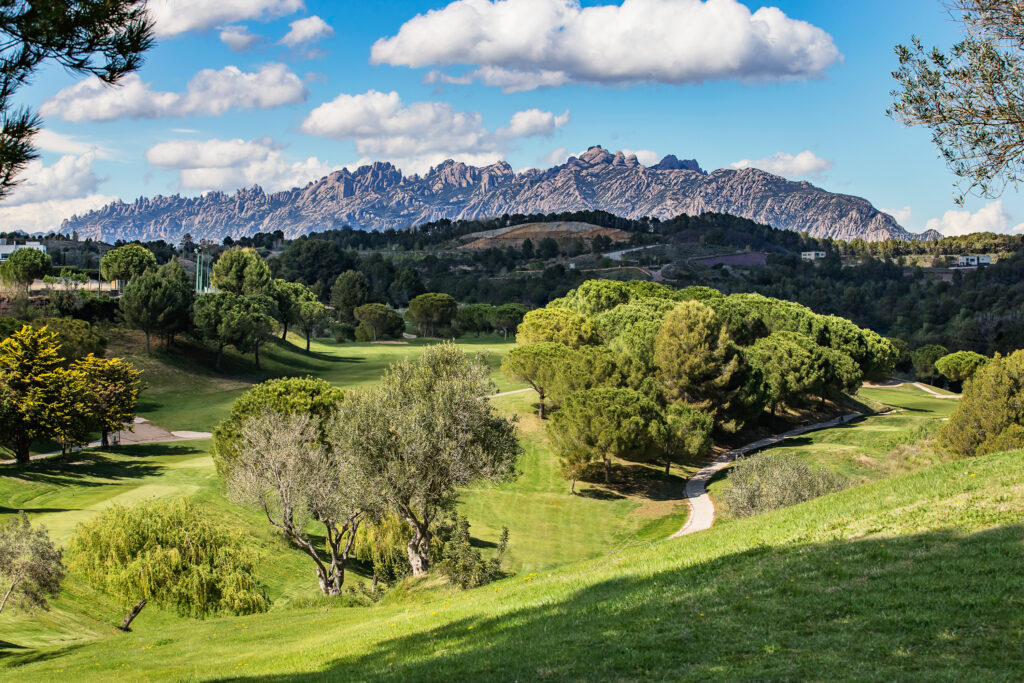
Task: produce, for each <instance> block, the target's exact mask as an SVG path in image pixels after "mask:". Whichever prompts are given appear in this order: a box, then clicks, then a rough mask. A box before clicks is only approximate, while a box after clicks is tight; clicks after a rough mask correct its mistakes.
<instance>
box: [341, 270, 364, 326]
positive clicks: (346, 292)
mask: <svg viewBox="0 0 1024 683" xmlns="http://www.w3.org/2000/svg"><path fill="white" fill-rule="evenodd" d="M369 296H370V281H369V280H367V279H366V276H365V275H363V273H361V272H359V271H358V270H346V271H345V272H344V273H342V274H341V275H339V276H338V278H337V279H336V280H335V281H334V284H333V285H331V305H332V306H334V311H335V314H336V315H337V316H338V320H340V321H342V322H352V321H353V320H355V318H354V317H353V315H352V312H353V311H355V309H357V308H359V307H360V306H362V305H363V304H365V303H366V300H367V298H368V297H369Z"/></svg>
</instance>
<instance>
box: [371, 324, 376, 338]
mask: <svg viewBox="0 0 1024 683" xmlns="http://www.w3.org/2000/svg"><path fill="white" fill-rule="evenodd" d="M370 329H371V330H373V341H377V326H376V325H370Z"/></svg>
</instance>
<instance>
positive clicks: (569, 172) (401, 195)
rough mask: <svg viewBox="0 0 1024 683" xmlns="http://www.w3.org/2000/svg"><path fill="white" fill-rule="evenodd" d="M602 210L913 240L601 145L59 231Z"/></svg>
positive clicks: (286, 227) (365, 170) (742, 178)
mask: <svg viewBox="0 0 1024 683" xmlns="http://www.w3.org/2000/svg"><path fill="white" fill-rule="evenodd" d="M582 210H603V211H609V212H612V213H615V214H618V215H621V216H625V217H629V218H639V217H641V216H651V217H657V218H660V219H666V218H671V217H674V216H677V215H679V214H681V213H687V214H691V215H698V214H701V213H704V212H707V211H714V212H721V213H731V214H734V215H736V216H742V217H745V218H750V219H753V220H756V221H759V222H762V223H767V224H769V225H772V226H774V227H777V228H783V229H787V230H797V231H801V232H807V233H810V234H811V235H812V236H815V237H832V238H838V239H853V238H857V237H860V238H863V239H867V240H880V239H887V238H903V239H914V238H917V237H919V236H916V235H913V234H912V233H908V232H907V231H906V230H904V229H903V228H902V227H900V226H899V225H898V224H897V223H896V221H895V219H894V218H893V217H892V216H890V215H888V214H885V213H882V212H880V211H878V210H877V209H875V208H874V207H873V206H872V205H871V204H870V203H869V202H868V201H867V200H864V199H861V198H860V197H854V196H851V195H844V194H835V193H831V192H827V191H825V190H823V189H821V188H818V187H815V186H814V185H811V184H810V183H808V182H805V181H804V182H794V181H790V180H786V179H785V178H780V177H779V176H775V175H772V174H770V173H766V172H764V171H760V170H757V169H741V170H732V169H719V170H717V171H714V172H712V173H710V174H708V173H705V172H704V171H702V170H701V169H700V167H699V166H698V165H697V163H696V162H695V161H680V160H678V159H676V158H675V157H674V156H671V155H669V156H667V157H665V159H663V160H662V161H661V162H660V163H658V164H655V165H654V166H649V167H648V166H644V165H643V164H641V163H640V162H639V161H637V159H636V157H635V156H634V155H630V156H625V155H624V154H623V153H622V152H618V153H616V154H614V155H613V154H611V153H610V152H608V151H607V150H605V149H603V148H601V147H591V148H590V149H589V150H587V151H586V152H585V153H583V154H581V155H580V156H579V157H578V158H577V157H570V158H569V160H568V161H567V162H566V163H564V164H561V165H559V166H555V167H553V168H549V169H547V170H538V169H529V170H527V171H523V172H522V173H515V172H514V171H513V170H512V167H511V166H509V165H508V164H507V163H506V162H504V161H502V162H498V163H495V164H492V165H490V166H486V167H482V168H478V167H474V166H467V165H466V164H463V163H461V162H456V161H451V160H448V161H445V162H444V163H442V164H440V165H439V166H437V167H435V168H433V169H431V170H430V172H429V173H427V174H426V175H424V176H422V177H421V176H418V175H413V176H405V175H403V174H402V172H401V171H399V170H398V169H397V168H395V167H394V166H393V165H391V164H389V163H380V162H377V163H374V164H372V165H370V166H363V167H361V168H359V169H357V170H356V171H355V172H354V173H350V172H349V171H348V170H342V171H335V172H334V173H331V174H330V175H328V176H326V177H324V178H321V179H320V180H317V181H314V182H311V183H309V184H308V185H306V186H305V187H303V188H295V189H292V190H287V191H284V192H276V193H274V194H269V195H268V194H266V193H264V192H263V190H262V189H261V188H260V187H259V186H254V187H251V188H244V189H241V190H239V191H237V192H236V193H235V194H233V195H228V194H225V193H223V192H210V193H207V194H204V195H202V196H200V197H181V196H179V195H174V196H170V197H164V196H158V197H154V198H140V199H137V200H136V201H135V202H133V203H131V204H127V203H124V202H121V201H118V202H114V203H112V204H109V205H107V206H105V207H103V208H101V209H98V210H96V211H92V212H90V213H87V214H85V215H83V216H74V217H72V218H70V219H68V220H65V221H64V223H63V224H62V225H61V232H64V233H69V234H70V233H71V232H73V231H78V233H79V235H80V236H82V237H92V238H96V239H103V240H107V241H113V240H115V239H119V238H120V239H125V240H131V239H165V240H167V241H171V242H177V241H178V240H179V239H180V238H181V236H182V235H184V234H185V233H190V234H191V235H192V237H193V238H196V239H198V238H211V239H216V240H218V241H219V240H220V239H221V238H223V237H224V236H225V235H229V234H230V235H232V236H235V237H238V236H243V235H251V234H254V233H256V232H273V231H274V230H281V231H283V232H284V234H285V235H286V236H289V237H294V236H297V235H302V234H306V233H308V232H310V231H314V230H324V229H328V228H338V227H342V226H346V225H348V226H351V227H354V228H364V229H371V230H372V229H386V228H406V227H409V226H412V225H418V224H421V223H425V222H429V221H433V220H439V219H443V218H447V219H459V218H464V219H471V218H485V217H494V216H501V215H503V214H516V213H520V214H533V213H550V212H561V211H582Z"/></svg>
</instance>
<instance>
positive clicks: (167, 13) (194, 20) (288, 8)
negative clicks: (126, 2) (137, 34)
mask: <svg viewBox="0 0 1024 683" xmlns="http://www.w3.org/2000/svg"><path fill="white" fill-rule="evenodd" d="M148 7H149V14H150V16H151V17H152V18H153V20H154V23H155V29H154V30H155V33H156V36H157V37H158V38H171V37H173V36H176V35H179V34H181V33H185V32H186V31H204V30H206V29H210V28H213V27H214V26H221V25H223V24H230V23H232V22H235V21H246V20H248V19H256V20H267V19H275V18H277V17H284V16H287V15H289V14H294V13H295V12H298V11H300V10H302V9H305V4H304V2H303V0H215V1H214V0H150V2H149V5H148Z"/></svg>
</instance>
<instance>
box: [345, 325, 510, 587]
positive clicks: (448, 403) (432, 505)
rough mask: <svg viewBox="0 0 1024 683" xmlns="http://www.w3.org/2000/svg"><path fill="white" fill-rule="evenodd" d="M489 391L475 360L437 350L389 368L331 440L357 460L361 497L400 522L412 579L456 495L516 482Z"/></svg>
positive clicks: (348, 408)
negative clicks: (374, 496) (367, 495)
mask: <svg viewBox="0 0 1024 683" xmlns="http://www.w3.org/2000/svg"><path fill="white" fill-rule="evenodd" d="M493 392H494V385H493V384H492V383H491V381H490V379H489V369H488V367H487V365H486V364H485V363H484V362H483V361H482V359H471V358H469V357H467V356H466V355H465V354H464V353H463V352H462V351H460V350H459V349H458V348H457V347H456V346H455V345H454V344H451V343H444V344H437V345H435V346H429V347H427V348H426V349H425V350H424V352H423V354H422V355H421V356H420V357H419V358H418V359H417V360H416V361H409V360H403V361H400V362H398V363H395V364H394V365H392V366H391V367H390V368H389V369H388V371H387V372H386V373H385V374H384V377H383V378H382V379H381V381H380V384H379V385H378V386H376V387H371V388H367V389H363V390H358V391H353V392H351V393H349V394H347V395H346V396H345V400H344V401H343V402H342V407H341V411H340V414H339V417H338V419H337V420H336V421H335V423H334V424H335V433H334V435H333V438H332V443H334V444H336V447H337V448H338V449H339V450H340V451H341V452H343V453H345V454H346V455H347V457H350V458H352V459H353V461H354V462H359V463H361V466H362V467H363V468H364V472H365V477H366V481H368V482H369V485H368V487H367V488H368V490H372V491H375V492H378V494H379V496H380V499H379V500H380V503H379V504H380V505H381V506H382V507H383V508H384V509H385V510H388V511H392V512H394V513H396V514H398V515H399V516H400V517H401V518H402V519H403V520H404V521H405V523H406V524H407V525H408V527H409V530H410V531H411V532H412V537H411V538H410V540H409V543H408V545H407V547H406V551H407V554H408V557H409V566H410V568H411V569H412V573H413V575H414V576H419V575H422V574H424V573H426V571H427V569H428V568H429V563H430V543H431V537H432V534H433V530H434V524H435V522H436V521H437V520H438V516H439V515H441V514H442V513H444V512H447V511H450V510H451V509H453V507H454V505H455V500H456V496H457V495H458V492H459V490H460V489H462V488H465V487H466V486H470V485H472V484H476V483H480V482H502V481H510V480H512V479H513V478H514V477H515V475H516V463H517V461H518V459H519V455H520V453H521V451H522V448H521V446H520V445H519V442H518V440H517V439H516V429H515V424H514V423H513V422H512V421H511V420H509V419H507V418H505V417H503V416H501V415H498V414H497V413H496V412H495V411H494V408H493V407H492V406H491V404H490V402H489V401H487V400H486V399H481V397H482V396H486V395H488V394H491V393H493Z"/></svg>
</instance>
